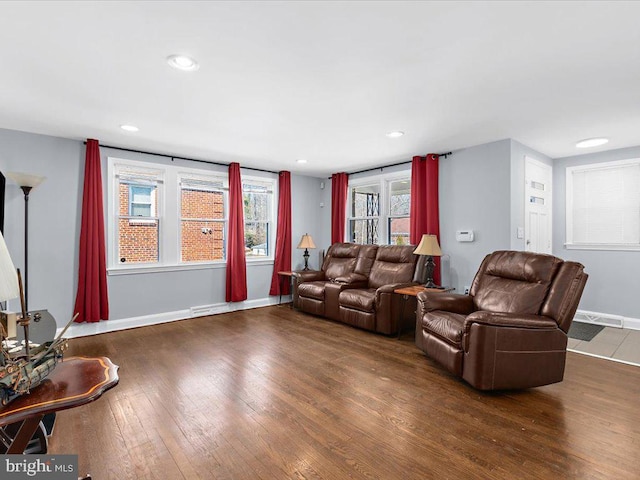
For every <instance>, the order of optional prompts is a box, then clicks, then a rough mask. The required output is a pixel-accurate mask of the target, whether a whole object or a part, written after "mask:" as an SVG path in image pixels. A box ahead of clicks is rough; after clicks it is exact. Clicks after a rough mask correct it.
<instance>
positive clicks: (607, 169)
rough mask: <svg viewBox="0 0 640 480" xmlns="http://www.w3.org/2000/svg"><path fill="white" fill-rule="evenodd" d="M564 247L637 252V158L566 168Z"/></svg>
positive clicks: (639, 195)
mask: <svg viewBox="0 0 640 480" xmlns="http://www.w3.org/2000/svg"><path fill="white" fill-rule="evenodd" d="M566 173H567V178H566V181H567V232H566V235H567V238H566V241H567V247H568V248H592V249H602V250H638V249H640V159H633V160H623V161H615V162H607V163H598V164H592V165H582V166H576V167H568V168H567V171H566Z"/></svg>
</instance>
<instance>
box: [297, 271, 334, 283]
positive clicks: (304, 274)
mask: <svg viewBox="0 0 640 480" xmlns="http://www.w3.org/2000/svg"><path fill="white" fill-rule="evenodd" d="M293 278H295V281H296V283H298V284H300V283H304V282H315V281H318V280H326V279H325V276H324V272H323V271H322V270H318V271H311V270H299V271H296V272H293Z"/></svg>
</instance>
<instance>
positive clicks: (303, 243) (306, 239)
mask: <svg viewBox="0 0 640 480" xmlns="http://www.w3.org/2000/svg"><path fill="white" fill-rule="evenodd" d="M298 248H299V249H302V248H304V254H303V255H302V256H303V257H304V268H303V270H309V249H310V248H316V244H315V243H313V238H311V235H309V234H308V233H305V234H304V235H302V238H301V239H300V243H299V244H298Z"/></svg>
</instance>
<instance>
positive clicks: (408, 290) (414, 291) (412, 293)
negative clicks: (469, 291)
mask: <svg viewBox="0 0 640 480" xmlns="http://www.w3.org/2000/svg"><path fill="white" fill-rule="evenodd" d="M454 290H455V288H452V287H442V288H426V287H423V286H422V285H413V286H411V287H402V288H396V289H395V290H394V291H393V293H397V294H398V295H402V306H401V307H400V322H399V325H398V338H400V335H401V334H402V330H403V328H402V327H403V325H402V322H403V320H404V313H405V312H404V310H405V308H406V305H407V301H408V300H409V297H417V296H418V294H419V293H420V292H429V293H445V292H453V291H454ZM413 328H414V330H415V324H414V327H413Z"/></svg>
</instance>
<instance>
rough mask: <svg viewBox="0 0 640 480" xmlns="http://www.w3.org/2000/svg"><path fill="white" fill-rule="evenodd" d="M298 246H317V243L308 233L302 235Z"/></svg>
mask: <svg viewBox="0 0 640 480" xmlns="http://www.w3.org/2000/svg"><path fill="white" fill-rule="evenodd" d="M298 248H316V244H315V243H313V238H311V235H309V234H308V233H305V234H304V235H302V238H301V239H300V243H299V244H298Z"/></svg>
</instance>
